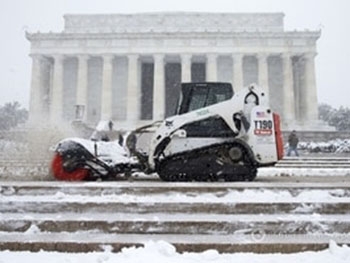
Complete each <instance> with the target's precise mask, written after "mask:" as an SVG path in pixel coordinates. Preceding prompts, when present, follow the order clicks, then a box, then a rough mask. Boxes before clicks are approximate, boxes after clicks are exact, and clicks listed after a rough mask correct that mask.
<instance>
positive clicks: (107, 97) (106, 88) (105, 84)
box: [101, 55, 114, 120]
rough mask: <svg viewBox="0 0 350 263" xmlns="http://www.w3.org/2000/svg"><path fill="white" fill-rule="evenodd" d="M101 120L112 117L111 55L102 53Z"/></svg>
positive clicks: (112, 57)
mask: <svg viewBox="0 0 350 263" xmlns="http://www.w3.org/2000/svg"><path fill="white" fill-rule="evenodd" d="M102 58H103V69H102V96H101V100H102V101H101V120H111V119H112V99H113V98H112V76H113V59H114V56H113V55H103V57H102Z"/></svg>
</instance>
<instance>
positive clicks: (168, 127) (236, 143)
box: [51, 82, 283, 181]
mask: <svg viewBox="0 0 350 263" xmlns="http://www.w3.org/2000/svg"><path fill="white" fill-rule="evenodd" d="M99 126H101V125H99ZM279 126H280V119H279V116H278V115H277V114H276V113H274V112H272V110H271V109H270V107H269V103H268V98H267V96H266V95H265V92H264V90H263V89H261V88H259V87H258V86H257V85H254V84H253V85H250V86H248V87H245V88H243V89H241V90H239V91H238V92H237V93H234V91H233V88H232V86H231V84H230V83H220V82H205V83H183V84H182V85H181V93H180V100H179V104H178V106H177V111H176V114H175V115H174V116H172V117H169V118H167V119H166V120H164V121H159V122H156V123H154V124H151V125H148V126H145V127H141V128H138V129H136V130H134V131H132V132H130V133H129V135H128V136H127V138H126V140H125V142H124V144H123V145H120V140H119V143H118V141H108V142H104V141H96V140H95V141H92V140H84V139H77V138H72V139H65V140H63V141H61V142H59V143H58V145H57V146H56V147H55V157H54V159H53V161H52V166H51V170H52V173H53V175H54V176H55V177H56V178H57V179H60V180H87V179H97V178H101V179H111V178H112V179H113V178H117V177H119V176H121V175H128V176H129V175H130V174H132V173H134V172H136V171H138V172H144V173H146V174H149V173H157V174H158V175H159V177H160V178H161V179H162V180H164V181H193V180H195V181H218V180H225V181H251V180H253V179H254V178H255V177H256V174H257V168H258V167H260V166H270V165H274V164H275V163H276V162H277V161H278V160H279V159H281V158H282V156H283V142H282V136H281V131H280V127H279ZM147 136H148V137H149V138H150V139H149V140H148V141H147V143H144V142H143V144H142V143H141V141H142V140H141V138H142V137H147Z"/></svg>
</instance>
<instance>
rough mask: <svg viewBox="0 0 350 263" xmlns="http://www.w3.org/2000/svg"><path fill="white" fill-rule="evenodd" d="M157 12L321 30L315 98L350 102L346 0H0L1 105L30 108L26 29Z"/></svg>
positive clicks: (349, 31)
mask: <svg viewBox="0 0 350 263" xmlns="http://www.w3.org/2000/svg"><path fill="white" fill-rule="evenodd" d="M157 11H199V12H201V11H202V12H283V13H284V14H285V20H284V22H285V30H294V29H297V30H304V29H309V30H319V29H321V30H322V35H321V38H320V39H319V40H318V42H317V43H318V45H317V51H318V56H317V57H316V77H317V87H318V100H319V102H324V103H328V104H330V105H332V106H333V107H336V108H338V107H339V106H346V107H350V84H349V83H350V81H349V77H350V60H349V58H350V51H349V48H350V13H349V11H350V1H349V0H175V1H166V0H126V1H125V0H123V1H121V0H55V1H54V0H0V32H1V38H2V40H1V46H0V94H1V96H0V105H3V104H4V103H6V102H11V101H19V102H20V103H21V104H22V105H23V106H25V107H28V104H29V92H30V79H31V59H30V57H29V56H28V55H29V52H30V45H29V42H28V41H27V40H26V38H25V31H29V32H37V31H40V32H48V31H53V32H60V31H62V30H63V15H64V14H67V13H69V14H91V13H136V12H138V13H140V12H157Z"/></svg>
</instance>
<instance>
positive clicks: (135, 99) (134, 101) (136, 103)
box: [126, 54, 140, 124]
mask: <svg viewBox="0 0 350 263" xmlns="http://www.w3.org/2000/svg"><path fill="white" fill-rule="evenodd" d="M138 59H139V55H136V54H132V55H128V90H127V111H126V116H127V120H128V121H129V122H130V123H132V124H133V123H134V122H135V121H137V120H139V118H140V89H139V76H138V63H139V61H138Z"/></svg>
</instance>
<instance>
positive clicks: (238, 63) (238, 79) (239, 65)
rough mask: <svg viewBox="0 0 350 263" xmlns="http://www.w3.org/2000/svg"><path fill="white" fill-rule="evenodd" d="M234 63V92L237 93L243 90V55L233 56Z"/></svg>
mask: <svg viewBox="0 0 350 263" xmlns="http://www.w3.org/2000/svg"><path fill="white" fill-rule="evenodd" d="M232 59H233V63H232V68H233V74H232V77H233V80H232V85H233V90H234V91H235V92H237V91H239V90H241V89H242V88H243V85H244V84H243V54H233V55H232Z"/></svg>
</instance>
